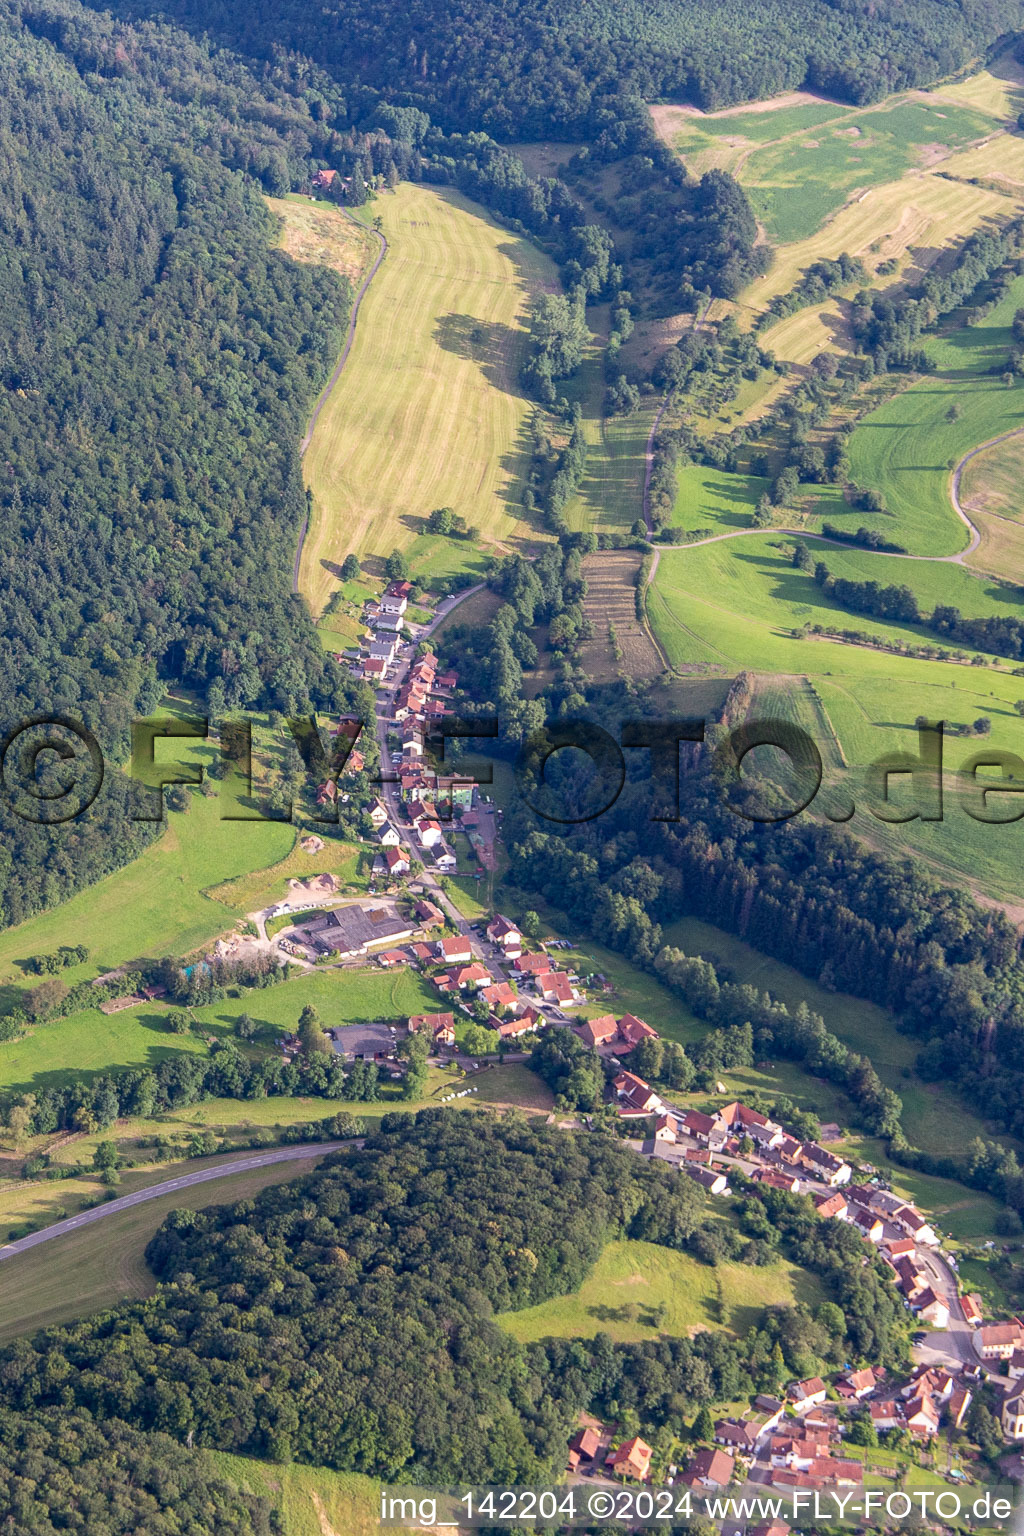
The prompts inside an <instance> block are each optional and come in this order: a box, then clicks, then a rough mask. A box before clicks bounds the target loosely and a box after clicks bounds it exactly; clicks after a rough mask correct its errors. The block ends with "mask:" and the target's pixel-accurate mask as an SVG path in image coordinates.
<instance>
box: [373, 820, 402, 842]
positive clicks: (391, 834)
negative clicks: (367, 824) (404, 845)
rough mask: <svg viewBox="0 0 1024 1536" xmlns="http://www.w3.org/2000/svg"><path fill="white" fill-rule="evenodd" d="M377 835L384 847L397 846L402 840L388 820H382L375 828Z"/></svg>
mask: <svg viewBox="0 0 1024 1536" xmlns="http://www.w3.org/2000/svg"><path fill="white" fill-rule="evenodd" d="M377 836H378V838H379V839H380V841H381V843H382V844H383V845H384V847H385V848H397V847H398V845H399V843H400V842H401V841H402V839H401V837H400V836H399V834H398V831H397V830H396V828H395V827H393V826H392V824H391V822H390V821H384V822H382V823H381V825H380V826H379V827H378V828H377Z"/></svg>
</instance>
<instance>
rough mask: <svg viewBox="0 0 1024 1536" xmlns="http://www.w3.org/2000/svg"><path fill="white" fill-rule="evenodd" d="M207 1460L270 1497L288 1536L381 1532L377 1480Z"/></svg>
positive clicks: (373, 1535)
mask: <svg viewBox="0 0 1024 1536" xmlns="http://www.w3.org/2000/svg"><path fill="white" fill-rule="evenodd" d="M207 1455H208V1456H209V1459H210V1460H211V1461H212V1462H213V1464H214V1465H215V1466H216V1467H217V1469H218V1470H219V1471H220V1472H222V1473H223V1475H224V1476H225V1477H229V1478H230V1479H231V1480H232V1481H233V1482H235V1483H238V1484H239V1485H240V1486H241V1487H243V1488H246V1489H248V1490H249V1491H250V1492H251V1493H256V1494H263V1495H265V1496H266V1497H267V1498H269V1499H270V1500H271V1503H272V1505H273V1506H274V1507H275V1508H276V1509H277V1511H278V1513H279V1515H280V1517H281V1520H282V1527H281V1529H282V1530H284V1531H286V1532H287V1533H288V1536H377V1533H378V1532H379V1530H380V1528H381V1526H380V1486H379V1484H378V1483H376V1482H375V1481H374V1479H373V1478H370V1477H360V1476H359V1475H358V1473H355V1472H333V1471H331V1470H330V1469H329V1468H327V1467H305V1466H297V1465H288V1466H279V1465H277V1464H276V1463H273V1462H266V1461H253V1460H251V1459H250V1458H249V1457H246V1456H230V1455H226V1454H224V1453H223V1452H220V1451H218V1452H213V1451H210V1452H207ZM388 1528H389V1529H390V1530H393V1531H394V1532H395V1536H412V1533H411V1532H409V1531H403V1530H402V1529H401V1528H400V1527H398V1526H389V1527H388ZM421 1529H422V1528H421Z"/></svg>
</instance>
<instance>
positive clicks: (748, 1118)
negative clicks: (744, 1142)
mask: <svg viewBox="0 0 1024 1536" xmlns="http://www.w3.org/2000/svg"><path fill="white" fill-rule="evenodd" d="M718 1120H719V1123H720V1124H722V1125H725V1126H728V1128H729V1130H730V1131H732V1133H733V1135H734V1136H740V1137H743V1136H749V1137H750V1139H751V1141H754V1142H756V1143H757V1144H758V1146H759V1147H762V1148H764V1149H769V1148H772V1147H776V1146H778V1144H779V1142H781V1141H782V1139H783V1137H784V1135H785V1132H784V1131H783V1129H782V1127H781V1125H776V1123H775V1121H774V1120H769V1119H768V1117H767V1116H766V1115H762V1114H760V1113H759V1111H758V1110H756V1109H749V1108H748V1107H747V1105H746V1104H740V1103H739V1102H738V1101H736V1102H734V1103H732V1104H726V1105H725V1106H724V1107H723V1108H722V1109H720V1110H719V1111H718Z"/></svg>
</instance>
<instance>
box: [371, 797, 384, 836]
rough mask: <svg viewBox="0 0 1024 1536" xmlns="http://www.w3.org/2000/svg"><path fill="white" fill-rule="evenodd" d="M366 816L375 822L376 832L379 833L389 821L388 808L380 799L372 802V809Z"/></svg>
mask: <svg viewBox="0 0 1024 1536" xmlns="http://www.w3.org/2000/svg"><path fill="white" fill-rule="evenodd" d="M366 814H367V816H369V818H370V820H371V821H372V822H373V827H374V831H379V830H380V828H381V827H382V826H383V825H384V823H385V822H386V821H387V820H388V808H387V806H386V805H385V804H384V801H383V800H379V799H378V800H373V801H371V802H370V808H369V810H368V811H367V813H366Z"/></svg>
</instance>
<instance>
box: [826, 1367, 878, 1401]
mask: <svg viewBox="0 0 1024 1536" xmlns="http://www.w3.org/2000/svg"><path fill="white" fill-rule="evenodd" d="M877 1382H878V1378H877V1376H876V1375H875V1369H874V1366H871V1365H867V1366H865V1367H864V1369H863V1370H862V1371H847V1373H846V1375H845V1376H843V1377H841V1378H840V1380H839V1381H837V1382H836V1391H837V1392H838V1393H839V1396H840V1397H845V1398H847V1399H850V1398H855V1399H860V1398H862V1397H867V1395H868V1393H869V1392H873V1391H874V1390H875V1387H876V1385H877Z"/></svg>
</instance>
